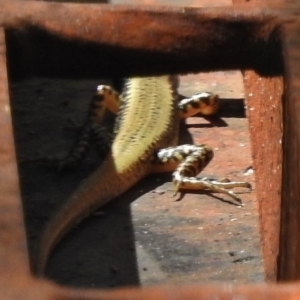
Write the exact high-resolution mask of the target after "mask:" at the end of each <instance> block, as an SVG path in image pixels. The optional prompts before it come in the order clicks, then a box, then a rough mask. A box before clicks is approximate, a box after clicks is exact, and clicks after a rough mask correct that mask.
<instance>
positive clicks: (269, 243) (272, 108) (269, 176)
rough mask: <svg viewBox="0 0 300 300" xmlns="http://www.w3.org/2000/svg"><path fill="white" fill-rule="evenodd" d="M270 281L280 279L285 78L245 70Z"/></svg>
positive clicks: (261, 220) (246, 92)
mask: <svg viewBox="0 0 300 300" xmlns="http://www.w3.org/2000/svg"><path fill="white" fill-rule="evenodd" d="M244 82H245V100H246V105H247V114H248V118H249V130H250V133H251V141H252V153H253V163H254V170H255V172H256V174H257V176H256V189H257V195H258V199H259V215H260V232H261V237H262V249H263V253H264V264H265V272H266V279H267V280H272V281H274V280H276V274H277V257H278V255H279V247H278V246H279V234H278V233H279V231H280V205H281V197H280V196H281V180H282V134H283V133H282V130H283V124H282V96H283V79H282V77H272V78H266V77H261V76H259V75H258V74H256V73H255V72H254V71H247V72H245V73H244Z"/></svg>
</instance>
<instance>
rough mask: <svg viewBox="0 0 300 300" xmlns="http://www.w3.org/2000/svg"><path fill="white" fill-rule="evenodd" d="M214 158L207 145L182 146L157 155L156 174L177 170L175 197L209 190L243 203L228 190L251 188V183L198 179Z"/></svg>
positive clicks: (174, 175)
mask: <svg viewBox="0 0 300 300" xmlns="http://www.w3.org/2000/svg"><path fill="white" fill-rule="evenodd" d="M212 158H213V151H212V149H211V148H210V147H208V146H207V145H181V146H177V147H170V148H166V149H162V150H159V151H158V152H157V155H156V158H155V160H156V162H155V165H154V167H153V171H154V172H163V171H171V170H172V169H173V170H175V172H174V173H173V183H174V185H175V192H174V195H176V194H177V192H178V191H179V190H183V189H185V190H209V191H211V192H214V193H222V194H226V195H228V196H230V197H231V198H233V199H234V200H236V201H238V202H241V200H240V198H239V197H238V196H237V195H236V194H235V193H234V192H233V191H230V190H228V189H232V188H234V187H246V188H251V185H250V183H248V182H243V181H241V182H240V181H238V182H237V181H232V182H231V181H229V180H227V179H226V180H224V179H222V180H219V181H218V180H209V179H207V178H197V177H196V176H197V174H199V173H200V172H201V171H202V170H203V169H204V168H205V167H206V166H207V164H208V163H209V162H210V160H211V159H212Z"/></svg>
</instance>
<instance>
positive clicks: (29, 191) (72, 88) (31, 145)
mask: <svg viewBox="0 0 300 300" xmlns="http://www.w3.org/2000/svg"><path fill="white" fill-rule="evenodd" d="M97 84H99V81H92V80H81V81H75V80H73V81H68V80H54V79H46V78H36V79H30V80H26V81H23V82H18V83H12V84H11V95H12V104H13V113H14V123H15V133H16V139H17V151H18V156H19V158H20V159H21V161H22V160H23V159H24V158H25V159H26V158H28V157H38V156H47V155H54V156H58V157H62V156H64V155H65V154H66V153H67V152H68V149H69V148H70V146H71V144H72V141H74V139H75V137H76V133H77V129H76V128H77V127H78V126H79V125H80V124H81V123H82V120H83V119H84V116H85V112H86V109H87V104H88V101H89V99H90V98H91V95H92V93H93V91H94V90H95V86H96V85H97ZM181 89H182V93H184V94H192V93H194V92H199V91H214V92H217V93H219V94H220V96H221V97H222V98H226V99H227V100H226V101H223V106H222V109H221V111H220V113H219V115H218V116H217V117H214V118H210V119H203V118H201V117H199V116H196V117H193V118H189V119H188V120H187V125H186V126H184V127H183V128H184V129H182V132H181V141H182V142H190V141H191V140H192V139H193V140H194V141H196V142H201V143H207V144H209V145H210V146H212V147H213V149H214V150H215V158H214V160H213V162H212V163H211V164H210V165H209V167H208V168H207V169H205V171H204V173H205V175H208V176H215V177H224V176H227V177H229V178H230V179H233V180H235V179H238V180H247V181H250V182H251V183H253V185H254V187H255V184H254V175H253V173H252V172H251V165H252V161H251V151H250V150H251V149H250V143H249V136H248V131H247V119H246V118H245V116H244V111H243V102H242V98H243V86H242V79H241V75H240V74H239V73H238V72H229V73H222V72H218V73H210V74H200V75H197V76H188V77H186V78H185V79H183V80H182V85H181ZM98 163H99V160H98V158H97V157H96V155H95V154H94V153H92V154H91V156H89V157H88V158H87V159H86V160H85V162H84V163H83V164H82V165H80V166H79V167H78V169H77V170H75V171H74V172H68V173H62V174H57V173H56V172H54V171H53V170H52V169H51V168H48V167H47V165H45V164H41V163H38V162H23V163H21V164H20V175H21V185H22V194H23V199H24V210H25V216H26V220H27V228H28V237H29V241H30V247H32V245H33V244H34V242H35V240H36V238H37V236H38V235H39V234H40V232H41V229H42V226H43V225H44V223H45V222H46V221H47V220H48V218H49V217H50V216H51V215H52V213H53V212H54V211H55V209H57V207H59V205H60V204H61V203H62V202H63V201H64V200H65V199H66V197H67V196H68V194H70V192H71V191H73V190H74V189H75V187H76V186H77V185H78V183H79V182H80V181H81V180H82V179H83V178H85V177H86V176H87V175H88V174H89V173H90V172H91V171H92V170H93V169H95V168H96V167H97V165H98ZM241 197H242V199H243V202H244V204H245V206H244V207H242V208H241V207H238V206H236V205H234V204H233V203H232V201H231V200H230V199H229V198H228V197H226V196H220V195H218V196H217V195H207V194H198V193H193V194H186V195H184V197H183V198H182V199H181V201H175V200H178V198H175V199H174V198H173V197H172V185H171V176H170V174H166V175H153V176H151V177H149V178H147V179H145V180H143V181H142V182H141V183H139V184H138V185H137V186H135V187H134V188H133V189H131V190H130V191H128V192H127V193H126V194H125V195H123V196H121V197H120V198H119V199H118V200H117V201H114V202H113V203H112V204H111V205H108V206H107V207H106V208H104V209H101V211H100V212H98V213H97V214H95V215H94V216H92V217H90V218H89V219H88V220H86V221H84V222H83V223H82V224H80V225H79V226H78V227H77V228H76V229H75V230H74V231H73V232H72V233H71V234H70V235H69V236H68V237H67V238H66V239H65V240H64V242H62V243H61V245H60V246H59V247H58V249H57V251H56V252H55V254H54V255H53V257H52V259H51V263H50V266H49V270H48V275H49V276H50V277H51V278H53V279H55V280H56V281H59V282H61V283H66V284H70V285H77V286H89V287H93V286H97V287H102V286H106V287H111V286H120V285H136V284H142V285H149V284H154V283H177V282H182V283H183V282H185V283H187V282H190V283H191V282H193V283H196V282H207V281H220V280H222V281H227V280H228V281H234V282H251V281H252V282H253V281H255V282H257V281H262V280H263V272H262V263H261V253H260V249H259V237H258V220H257V203H256V199H255V188H254V191H253V192H252V193H251V194H249V193H247V194H242V195H241Z"/></svg>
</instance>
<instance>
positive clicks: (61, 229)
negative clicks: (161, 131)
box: [33, 159, 145, 276]
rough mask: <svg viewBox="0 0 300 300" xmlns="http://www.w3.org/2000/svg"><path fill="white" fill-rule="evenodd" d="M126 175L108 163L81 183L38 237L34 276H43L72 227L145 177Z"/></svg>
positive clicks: (129, 171) (111, 163) (129, 172)
mask: <svg viewBox="0 0 300 300" xmlns="http://www.w3.org/2000/svg"><path fill="white" fill-rule="evenodd" d="M126 173H128V174H124V172H123V174H118V172H117V171H116V169H115V167H114V164H113V160H112V159H109V160H107V161H105V162H104V163H103V165H102V166H100V167H99V168H98V169H97V170H96V171H95V172H94V173H93V174H92V175H90V176H89V177H88V178H87V180H85V181H84V182H82V184H81V185H80V186H79V187H78V189H77V190H76V191H75V192H74V193H73V194H72V195H71V196H70V198H69V199H68V200H67V201H66V203H65V204H64V205H63V207H62V208H61V209H60V210H59V211H58V213H57V214H56V216H54V218H53V219H52V220H51V221H50V223H49V224H47V226H46V229H45V231H44V233H43V235H42V236H41V239H40V242H39V244H38V247H37V251H36V256H35V258H36V259H35V261H34V263H33V272H34V273H35V274H36V275H37V276H43V273H44V271H45V268H46V266H47V263H48V259H49V256H50V255H51V252H52V250H53V249H54V248H55V247H56V245H57V244H58V243H59V242H60V240H61V239H62V238H63V237H64V236H65V235H66V234H67V233H68V232H69V231H70V230H71V229H72V228H73V227H74V226H75V225H77V224H78V223H79V222H80V221H82V220H83V219H85V218H86V217H87V216H89V215H90V214H91V213H93V212H94V211H95V210H96V209H98V208H99V207H102V206H103V205H105V204H106V203H108V202H109V201H111V200H112V199H114V198H116V197H117V196H119V195H121V194H122V193H123V192H125V191H126V190H128V189H129V188H130V187H131V186H132V185H134V184H135V183H136V182H137V181H138V180H140V179H141V178H142V177H143V176H144V175H145V174H140V173H141V172H138V170H133V169H130V170H128V171H127V172H126ZM128 175H130V176H128ZM124 178H125V179H124Z"/></svg>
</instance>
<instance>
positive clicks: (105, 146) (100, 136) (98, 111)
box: [58, 85, 121, 170]
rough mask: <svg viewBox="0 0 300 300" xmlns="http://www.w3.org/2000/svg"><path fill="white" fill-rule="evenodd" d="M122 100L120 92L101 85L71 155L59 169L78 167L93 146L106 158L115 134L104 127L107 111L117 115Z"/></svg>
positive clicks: (101, 156)
mask: <svg viewBox="0 0 300 300" xmlns="http://www.w3.org/2000/svg"><path fill="white" fill-rule="evenodd" d="M120 103H121V100H120V97H119V94H118V92H116V91H115V90H114V89H112V88H111V87H110V86H107V85H99V86H98V87H97V91H96V93H95V95H94V96H93V98H92V101H91V103H90V108H89V112H88V116H87V118H86V121H85V123H84V125H83V126H82V129H81V133H80V135H79V137H78V138H77V139H76V141H75V143H74V144H73V146H72V148H71V150H70V152H69V154H68V155H67V156H66V157H65V158H64V159H62V160H61V161H60V162H59V164H58V168H59V170H61V169H67V168H70V167H74V166H76V165H77V164H78V163H79V162H80V161H82V160H83V158H84V157H85V155H86V154H87V152H88V151H89V149H90V148H91V146H92V145H93V144H95V145H96V148H97V153H98V155H99V157H100V158H104V157H105V156H106V154H107V153H108V152H109V150H110V146H111V143H112V140H113V134H112V133H110V132H109V131H108V130H107V129H106V127H105V126H103V119H104V115H105V111H106V110H108V111H110V112H112V113H114V114H116V113H117V112H118V110H119V106H120Z"/></svg>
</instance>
